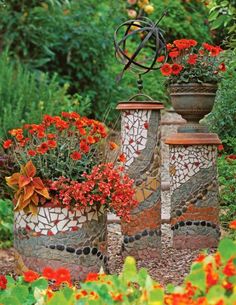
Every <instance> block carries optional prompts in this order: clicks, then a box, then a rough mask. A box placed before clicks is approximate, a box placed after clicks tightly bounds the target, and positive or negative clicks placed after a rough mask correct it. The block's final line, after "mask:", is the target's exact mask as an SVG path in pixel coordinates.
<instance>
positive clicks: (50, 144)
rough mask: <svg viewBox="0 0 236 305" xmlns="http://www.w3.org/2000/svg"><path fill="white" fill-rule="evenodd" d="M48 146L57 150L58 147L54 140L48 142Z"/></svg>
mask: <svg viewBox="0 0 236 305" xmlns="http://www.w3.org/2000/svg"><path fill="white" fill-rule="evenodd" d="M47 145H48V147H50V148H56V147H57V142H56V141H54V140H48V141H47Z"/></svg>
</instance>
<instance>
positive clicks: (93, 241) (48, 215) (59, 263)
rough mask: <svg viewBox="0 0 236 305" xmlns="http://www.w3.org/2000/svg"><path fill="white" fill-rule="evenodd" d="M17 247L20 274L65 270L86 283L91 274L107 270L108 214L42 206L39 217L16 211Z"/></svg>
mask: <svg viewBox="0 0 236 305" xmlns="http://www.w3.org/2000/svg"><path fill="white" fill-rule="evenodd" d="M14 248H15V250H16V264H17V270H18V272H22V271H26V270H27V269H31V270H34V271H37V272H40V273H41V272H42V270H43V268H45V267H46V266H50V267H52V268H54V269H57V268H61V267H63V268H67V269H68V270H69V271H70V272H71V275H72V278H73V279H76V280H84V279H85V277H86V275H87V274H88V273H90V272H92V273H97V272H99V270H100V268H101V267H103V269H104V270H106V266H107V213H106V211H104V209H103V208H101V207H100V208H97V207H87V208H85V209H84V210H82V211H69V210H68V209H66V208H61V207H50V206H48V207H39V208H38V213H37V215H32V214H25V213H24V211H18V212H15V215H14Z"/></svg>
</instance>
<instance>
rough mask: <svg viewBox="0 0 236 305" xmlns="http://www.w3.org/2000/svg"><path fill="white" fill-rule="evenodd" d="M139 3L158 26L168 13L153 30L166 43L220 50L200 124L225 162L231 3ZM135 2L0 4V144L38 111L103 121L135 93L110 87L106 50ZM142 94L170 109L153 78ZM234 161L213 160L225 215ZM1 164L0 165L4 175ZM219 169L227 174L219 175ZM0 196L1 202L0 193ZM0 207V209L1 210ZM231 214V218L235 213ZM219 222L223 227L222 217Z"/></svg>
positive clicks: (232, 130)
mask: <svg viewBox="0 0 236 305" xmlns="http://www.w3.org/2000/svg"><path fill="white" fill-rule="evenodd" d="M139 1H141V2H142V1H144V0H139ZM146 2H149V3H148V4H149V5H150V6H151V8H150V6H149V9H148V10H147V11H148V15H149V17H150V18H151V19H152V20H158V19H159V17H160V15H161V14H162V13H163V11H164V10H165V9H168V15H167V16H166V17H165V18H163V20H162V21H161V24H160V26H161V28H163V29H164V31H165V37H166V41H167V42H170V41H173V40H174V39H180V38H189V39H190V38H193V39H196V40H197V41H198V42H199V43H202V42H209V43H213V44H218V45H221V47H223V48H224V49H226V50H227V52H225V55H224V56H225V58H224V60H225V62H226V63H227V64H228V66H229V69H228V71H227V73H225V75H224V78H223V79H222V82H221V83H220V84H219V90H218V94H217V99H216V103H215V107H214V110H213V111H212V113H211V114H210V115H209V116H208V117H207V119H206V121H207V123H208V124H209V127H210V129H211V130H212V131H214V132H217V133H218V134H219V136H220V138H221V139H222V140H223V143H224V145H225V155H224V154H223V156H222V160H225V156H226V155H228V154H235V153H236V141H235V137H236V90H235V84H236V60H235V59H236V36H235V33H236V25H235V24H236V22H235V21H236V0H224V1H222V0H209V1H203V0H195V1H190V0H150V1H146ZM135 3H136V4H135ZM137 3H138V2H137V1H135V0H117V1H113V0H100V1H97V0H79V1H78V0H44V1H42V0H21V1H18V0H7V1H6V0H5V1H4V0H1V1H0V20H1V22H0V107H1V111H0V125H1V128H0V138H2V139H4V138H6V136H7V130H9V129H10V128H13V127H19V126H20V124H22V123H26V122H27V123H31V122H35V123H37V121H39V119H40V117H41V116H42V114H44V113H48V114H58V113H60V112H61V111H62V110H63V111H72V110H73V111H78V112H80V113H81V114H83V115H87V116H89V117H91V118H96V119H99V120H104V113H108V110H109V109H115V107H116V104H117V102H118V101H120V100H127V99H128V98H129V97H130V96H131V95H133V94H134V93H135V92H137V89H136V77H135V76H134V75H133V74H132V73H126V74H125V75H124V77H123V79H122V81H121V82H120V83H119V84H117V83H116V81H115V78H116V76H117V74H118V73H119V72H120V71H121V69H122V66H121V65H120V64H119V63H118V62H117V61H116V59H115V56H114V48H113V34H114V31H115V29H116V28H117V26H118V25H119V24H120V23H122V22H124V21H126V20H127V19H128V18H130V15H132V14H131V13H132V12H131V11H132V10H134V8H135V7H136V6H137ZM137 13H139V12H137ZM144 13H145V12H144ZM144 91H145V93H147V94H148V95H150V96H152V97H153V98H154V99H155V100H160V101H162V102H164V103H165V105H166V106H167V107H169V106H170V104H169V98H168V95H167V93H166V89H165V84H164V79H163V77H162V76H161V74H160V73H159V72H153V73H149V74H148V75H147V76H145V77H144ZM116 116H117V113H116V112H115V111H110V112H109V113H108V114H107V116H106V123H107V124H108V125H110V126H113V125H114V122H115V120H116ZM0 156H1V158H0V163H1V162H2V163H1V164H2V165H1V166H2V168H1V170H0V184H1V182H3V181H4V176H5V175H6V171H8V170H9V166H12V165H9V164H10V163H9V160H8V163H6V162H5V161H4V160H5V159H6V158H8V157H6V156H5V153H4V151H0ZM4 162H5V163H4ZM232 162H234V163H232ZM235 162H236V161H230V162H228V161H225V162H223V161H220V162H219V167H220V169H219V172H220V174H221V175H222V177H223V176H224V178H225V180H224V179H221V182H222V184H224V191H226V192H224V195H222V197H221V198H222V204H223V205H224V204H225V205H226V207H229V209H231V208H230V207H231V205H232V203H235V202H232V201H233V200H234V199H235V196H234V197H232V196H231V197H230V196H228V195H229V192H228V191H227V190H232V181H233V180H232V177H234V179H235V176H236V172H235ZM3 164H7V165H6V169H3ZM232 164H233V166H234V167H232ZM227 166H228V169H227ZM227 171H230V173H231V174H230V175H228V176H225V173H226V172H227ZM227 177H228V178H227ZM234 192H235V191H234ZM231 193H232V192H231ZM225 194H227V195H225ZM234 194H235V193H234ZM1 197H2V198H4V197H6V194H5V193H3V191H2V193H1ZM226 197H227V198H226ZM229 198H230V199H229ZM4 202H5V201H4ZM229 202H230V203H229ZM4 204H5V203H4ZM1 205H2V206H3V203H2V202H1V203H0V206H1ZM6 205H8V202H7V203H6ZM5 208H6V207H5V205H4V208H3V207H1V209H5ZM1 209H0V213H1ZM231 212H232V211H231V210H230V213H231ZM232 213H233V215H234V216H236V215H235V209H234V210H233V212H232ZM232 213H231V214H230V215H231V216H230V218H232V217H233V216H232ZM0 217H1V214H0ZM224 219H227V221H228V218H227V217H225V218H224ZM0 228H1V224H0ZM0 239H1V231H0Z"/></svg>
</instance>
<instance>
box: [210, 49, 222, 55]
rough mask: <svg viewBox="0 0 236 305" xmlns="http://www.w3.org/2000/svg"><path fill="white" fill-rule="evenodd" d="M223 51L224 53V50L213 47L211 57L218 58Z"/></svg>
mask: <svg viewBox="0 0 236 305" xmlns="http://www.w3.org/2000/svg"><path fill="white" fill-rule="evenodd" d="M221 51H222V49H221V48H220V47H212V48H211V51H210V56H211V57H216V56H218V55H219V54H220V52H221Z"/></svg>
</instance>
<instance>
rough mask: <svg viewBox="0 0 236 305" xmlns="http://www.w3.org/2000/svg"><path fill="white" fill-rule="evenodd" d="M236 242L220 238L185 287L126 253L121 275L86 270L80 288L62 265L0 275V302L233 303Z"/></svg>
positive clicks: (7, 304) (194, 267)
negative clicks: (154, 274)
mask: <svg viewBox="0 0 236 305" xmlns="http://www.w3.org/2000/svg"><path fill="white" fill-rule="evenodd" d="M235 258H236V244H235V243H234V242H233V241H232V240H230V239H224V240H222V241H221V242H220V245H219V248H218V251H217V252H216V254H213V255H206V254H200V255H199V257H198V258H197V259H196V261H195V262H194V263H193V264H192V267H191V271H190V274H189V275H188V276H187V277H186V278H185V281H184V284H183V285H182V286H178V287H174V286H172V285H169V286H168V287H167V290H166V291H164V289H163V287H162V286H160V285H159V284H158V283H156V282H155V281H153V280H152V279H151V277H150V276H149V275H148V272H147V271H146V270H145V269H141V270H139V271H137V269H136V265H135V261H134V259H133V258H132V257H128V258H127V259H126V261H125V264H124V267H123V271H122V273H121V274H120V275H119V276H118V275H105V274H96V273H95V274H94V273H92V274H88V275H87V279H86V281H85V282H84V283H80V285H81V288H79V289H78V288H77V289H76V288H75V287H73V286H72V285H71V278H70V274H69V273H68V271H67V270H66V269H64V268H60V269H58V270H53V269H52V268H49V267H48V268H45V269H44V271H43V276H42V277H40V275H39V274H37V273H35V272H33V271H27V272H25V273H24V275H23V276H21V277H19V278H18V279H17V280H16V281H15V280H13V279H12V278H11V277H9V276H7V277H4V276H1V277H0V302H1V304H3V305H10V304H15V305H18V304H22V305H24V304H25V305H26V304H27V305H28V304H45V305H57V304H60V305H70V304H75V305H85V304H86V305H115V304H124V305H129V304H130V305H131V304H132V305H157V304H158V305H164V304H165V305H167V304H168V305H179V304H181V305H201V304H206V305H232V304H235V302H236V295H235V293H234V291H235V288H236V280H235V277H236V259H235Z"/></svg>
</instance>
